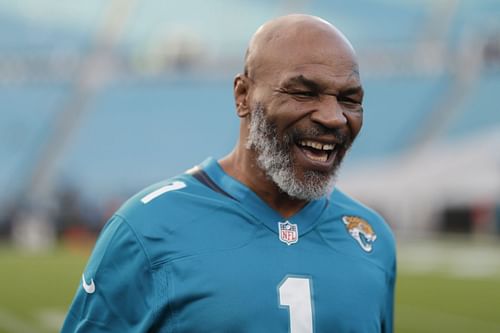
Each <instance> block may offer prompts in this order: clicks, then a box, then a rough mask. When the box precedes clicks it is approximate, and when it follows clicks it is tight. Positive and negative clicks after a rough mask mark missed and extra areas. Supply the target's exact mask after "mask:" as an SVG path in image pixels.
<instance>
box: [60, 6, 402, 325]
mask: <svg viewBox="0 0 500 333" xmlns="http://www.w3.org/2000/svg"><path fill="white" fill-rule="evenodd" d="M234 96H235V102H236V110H237V114H238V116H239V117H240V118H241V128H240V138H239V141H238V143H237V144H236V147H235V149H234V151H233V152H231V153H230V154H229V155H228V156H226V157H225V158H223V159H221V160H220V161H216V160H214V159H211V158H210V159H208V160H206V161H205V162H203V163H202V164H201V165H199V166H198V167H195V168H193V169H191V170H189V171H188V172H186V173H185V174H183V175H180V176H177V177H175V178H172V179H170V180H167V181H165V182H163V183H160V184H157V185H154V186H152V187H149V188H148V189H145V190H144V191H142V192H140V193H139V194H137V195H136V196H134V197H133V198H132V199H130V200H129V201H128V202H127V203H126V204H125V205H124V206H123V207H122V208H120V209H119V210H118V212H117V213H116V214H115V215H114V216H113V217H112V218H111V220H110V221H109V222H108V223H107V225H106V227H105V228H104V230H103V232H102V234H101V236H100V238H99V240H98V242H97V244H96V247H95V249H94V252H93V254H92V256H91V258H90V261H89V263H88V265H87V267H86V268H85V271H84V274H83V277H82V282H81V286H80V287H79V289H78V291H77V295H76V297H75V300H74V302H73V305H72V306H71V309H70V311H69V314H68V316H67V319H66V322H65V324H64V327H63V332H181V333H184V332H218V333H219V332H231V333H235V332H245V333H247V332H256V333H264V332H272V333H277V332H291V333H309V332H328V333H330V332H336V333H342V332H392V321H393V319H392V314H393V290H394V281H395V249H394V239H393V236H392V234H391V232H390V230H389V228H388V227H387V225H386V224H385V223H384V221H383V220H382V218H381V217H380V216H379V215H377V214H376V213H374V212H373V211H371V210H369V209H368V208H366V207H364V206H363V205H361V204H360V203H358V202H356V201H355V200H353V199H351V198H349V197H348V196H347V195H345V194H343V193H342V192H340V191H339V190H338V189H333V188H334V180H335V174H336V171H337V169H338V167H339V165H340V163H341V161H342V159H343V157H344V155H345V154H346V151H347V150H348V148H349V147H350V145H351V143H352V142H353V140H354V138H355V137H356V135H357V134H358V132H359V131H360V129H361V124H362V118H363V108H362V98H363V90H362V88H361V82H360V78H359V73H358V65H357V62H356V56H355V54H354V51H353V48H352V46H351V44H350V43H349V42H348V40H347V39H346V38H345V37H344V35H343V34H342V33H341V32H340V31H339V30H337V29H336V28H334V27H333V26H332V25H331V24H330V23H328V22H326V21H324V20H322V19H320V18H317V17H312V16H307V15H290V16H285V17H280V18H277V19H275V20H272V21H270V22H268V23H266V24H264V25H263V26H262V27H260V28H259V30H258V31H257V32H256V33H255V35H254V36H253V38H252V40H251V42H250V45H249V48H248V51H247V55H246V59H245V71H244V73H243V74H239V75H237V76H236V78H235V81H234Z"/></svg>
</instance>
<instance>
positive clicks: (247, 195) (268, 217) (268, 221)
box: [200, 157, 328, 235]
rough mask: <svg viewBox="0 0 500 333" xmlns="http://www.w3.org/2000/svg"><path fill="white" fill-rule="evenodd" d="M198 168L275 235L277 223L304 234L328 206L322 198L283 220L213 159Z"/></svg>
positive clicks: (207, 160) (208, 159)
mask: <svg viewBox="0 0 500 333" xmlns="http://www.w3.org/2000/svg"><path fill="white" fill-rule="evenodd" d="M200 168H201V169H202V170H203V171H205V173H206V174H207V175H208V176H209V177H210V179H211V180H212V181H213V182H215V183H216V184H217V186H219V187H220V188H221V189H222V190H224V191H225V192H227V193H228V194H229V195H230V196H231V197H233V198H234V199H236V201H237V202H238V203H239V205H240V206H241V208H242V209H244V210H245V211H246V212H247V213H248V214H250V215H252V216H253V217H255V218H256V219H257V220H259V221H261V222H262V223H264V224H265V225H266V226H267V227H268V228H269V229H271V230H272V231H273V232H275V233H278V222H285V221H289V222H290V223H294V224H297V225H298V229H299V235H302V234H304V233H306V232H307V231H309V230H310V229H311V228H312V227H313V226H314V225H315V224H316V221H318V220H319V217H320V216H321V214H322V213H323V212H324V210H325V208H326V207H327V205H328V199H327V198H326V197H322V198H320V199H318V200H313V201H310V202H309V203H308V204H307V205H306V206H305V207H304V208H302V209H301V210H300V211H299V212H297V213H296V214H295V215H293V216H291V217H289V218H287V219H285V218H284V217H282V216H281V215H280V214H279V213H278V212H277V211H275V210H274V209H272V208H271V207H269V205H267V203H265V202H264V201H263V200H262V199H261V198H260V197H259V196H258V195H257V194H255V192H254V191H252V190H251V189H250V188H248V187H247V186H246V185H244V184H243V183H241V182H239V181H238V180H236V179H235V178H233V177H231V176H229V175H228V174H226V173H225V172H224V170H223V169H222V167H221V166H220V165H219V163H218V162H217V161H216V160H215V159H214V158H212V157H209V158H207V159H206V160H205V161H203V163H201V165H200Z"/></svg>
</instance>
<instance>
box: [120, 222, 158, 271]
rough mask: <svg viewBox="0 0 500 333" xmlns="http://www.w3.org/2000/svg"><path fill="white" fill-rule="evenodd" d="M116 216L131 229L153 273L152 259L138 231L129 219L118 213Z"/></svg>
mask: <svg viewBox="0 0 500 333" xmlns="http://www.w3.org/2000/svg"><path fill="white" fill-rule="evenodd" d="M115 216H118V217H119V218H120V219H121V220H122V221H123V223H124V224H125V225H127V227H128V228H129V229H130V232H131V233H132V235H133V236H134V238H135V240H136V241H137V243H138V244H139V246H140V248H141V250H142V252H143V254H144V256H145V257H146V260H147V262H148V266H149V271H150V273H151V271H152V266H153V265H152V263H151V257H150V256H149V254H148V251H147V250H146V246H145V245H144V243H143V242H142V240H141V238H140V237H139V235H138V233H137V231H136V230H135V229H134V227H133V226H132V225H131V224H130V222H129V221H128V220H127V218H126V217H125V216H123V215H121V214H118V213H115Z"/></svg>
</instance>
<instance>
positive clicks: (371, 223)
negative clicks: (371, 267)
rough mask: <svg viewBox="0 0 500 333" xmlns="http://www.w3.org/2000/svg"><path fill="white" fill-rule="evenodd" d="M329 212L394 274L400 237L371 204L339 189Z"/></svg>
mask: <svg viewBox="0 0 500 333" xmlns="http://www.w3.org/2000/svg"><path fill="white" fill-rule="evenodd" d="M328 214H329V215H330V217H332V218H333V219H335V220H341V221H342V223H341V224H343V225H344V227H345V230H346V231H347V233H346V235H347V234H348V235H349V236H348V237H349V238H351V240H352V239H354V240H355V241H356V242H357V244H355V245H356V246H355V247H357V246H358V245H359V246H361V248H363V250H365V252H367V253H369V254H370V258H371V259H372V260H374V262H378V263H379V264H380V265H382V266H383V267H385V270H386V271H388V272H391V271H392V273H394V270H395V262H396V240H395V237H394V234H393V232H392V230H391V228H390V226H389V224H388V223H387V222H386V221H385V219H384V218H383V217H382V216H381V215H380V214H379V213H377V212H376V211H375V210H373V209H372V208H369V207H367V206H366V205H364V204H363V203H361V202H359V201H358V200H356V199H354V198H352V197H351V196H349V195H347V194H346V193H344V192H342V191H341V190H339V189H335V191H334V192H333V193H332V194H331V196H330V205H329V212H328Z"/></svg>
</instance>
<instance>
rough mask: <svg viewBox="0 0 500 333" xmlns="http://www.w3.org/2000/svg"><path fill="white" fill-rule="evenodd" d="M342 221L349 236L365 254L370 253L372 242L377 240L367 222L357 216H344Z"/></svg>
mask: <svg viewBox="0 0 500 333" xmlns="http://www.w3.org/2000/svg"><path fill="white" fill-rule="evenodd" d="M342 221H343V222H344V224H345V227H346V229H347V231H348V232H349V234H350V235H351V236H352V238H354V239H355V240H356V241H357V242H358V244H359V246H361V248H362V249H363V250H365V251H366V252H371V250H372V249H373V247H372V245H373V242H374V241H375V240H376V239H377V235H376V234H375V232H374V231H373V228H372V226H371V225H370V224H368V222H366V221H365V220H364V219H362V218H361V217H358V216H344V217H342Z"/></svg>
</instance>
